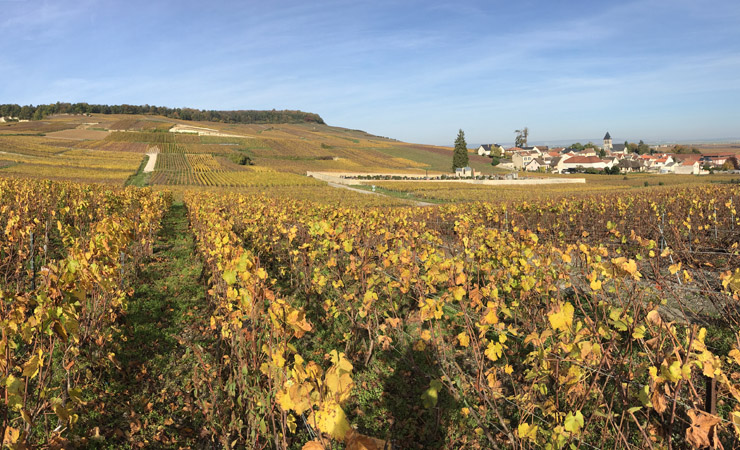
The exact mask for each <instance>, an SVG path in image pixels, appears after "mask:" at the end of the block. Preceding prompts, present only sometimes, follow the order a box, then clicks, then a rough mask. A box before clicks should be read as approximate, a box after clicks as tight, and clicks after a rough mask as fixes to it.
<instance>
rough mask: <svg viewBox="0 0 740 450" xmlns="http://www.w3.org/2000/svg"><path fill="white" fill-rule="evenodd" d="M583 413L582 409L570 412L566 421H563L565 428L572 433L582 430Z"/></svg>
mask: <svg viewBox="0 0 740 450" xmlns="http://www.w3.org/2000/svg"><path fill="white" fill-rule="evenodd" d="M583 423H584V422H583V414H581V411H580V410H578V411H576V412H575V414H573V413H568V415H567V416H565V422H563V426H564V428H565V431H569V432H570V433H572V434H578V433H580V431H581V428H583Z"/></svg>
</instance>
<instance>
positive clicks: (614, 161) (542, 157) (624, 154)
mask: <svg viewBox="0 0 740 450" xmlns="http://www.w3.org/2000/svg"><path fill="white" fill-rule="evenodd" d="M581 147H582V146H581ZM669 150H670V148H669V147H668V146H665V145H664V146H650V147H649V152H647V153H643V154H640V153H636V152H632V151H630V148H629V147H628V146H627V143H624V144H614V143H612V138H611V135H610V134H609V132H607V133H606V134H605V135H604V139H603V144H602V146H601V147H600V148H598V147H596V146H593V147H592V146H588V145H587V146H586V148H565V147H555V148H550V147H548V146H546V145H536V146H522V147H510V148H504V147H503V146H501V145H498V144H486V145H481V146H480V147H479V148H478V150H477V153H478V155H481V156H488V157H491V158H492V159H496V160H499V161H500V164H499V167H501V168H503V169H509V170H515V171H524V172H547V173H557V174H569V173H599V172H601V173H632V172H648V173H656V174H684V175H704V174H709V173H710V171H715V170H717V171H719V170H729V171H735V170H737V169H738V161H737V158H736V156H735V155H734V154H731V153H729V154H701V153H670V152H669ZM465 169H467V168H465ZM456 175H457V176H459V177H470V176H475V174H474V173H473V172H472V171H471V170H458V171H457V174H456Z"/></svg>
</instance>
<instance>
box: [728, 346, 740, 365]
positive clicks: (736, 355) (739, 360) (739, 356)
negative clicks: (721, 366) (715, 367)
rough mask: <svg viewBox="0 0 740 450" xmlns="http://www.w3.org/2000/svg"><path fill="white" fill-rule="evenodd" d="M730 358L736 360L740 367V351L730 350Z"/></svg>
mask: <svg viewBox="0 0 740 450" xmlns="http://www.w3.org/2000/svg"><path fill="white" fill-rule="evenodd" d="M728 356H730V357H731V358H733V359H734V360H735V364H738V365H740V350H738V349H736V348H733V349H732V350H730V353H728Z"/></svg>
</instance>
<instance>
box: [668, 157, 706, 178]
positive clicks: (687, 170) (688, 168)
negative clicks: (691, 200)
mask: <svg viewBox="0 0 740 450" xmlns="http://www.w3.org/2000/svg"><path fill="white" fill-rule="evenodd" d="M700 172H701V165H700V164H699V160H698V159H687V160H684V161H682V162H681V163H679V164H678V165H677V166H676V168H675V170H674V173H677V174H681V175H699V173H700Z"/></svg>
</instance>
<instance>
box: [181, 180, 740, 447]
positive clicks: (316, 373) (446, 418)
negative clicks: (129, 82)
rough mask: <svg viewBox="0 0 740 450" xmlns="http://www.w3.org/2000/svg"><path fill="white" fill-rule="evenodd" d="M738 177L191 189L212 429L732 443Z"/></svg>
mask: <svg viewBox="0 0 740 450" xmlns="http://www.w3.org/2000/svg"><path fill="white" fill-rule="evenodd" d="M738 194H740V191H739V190H738V189H737V188H718V187H711V188H710V187H703V188H694V189H684V190H672V191H664V192H661V193H655V194H654V195H653V196H652V198H649V199H648V198H644V196H629V195H615V196H611V197H593V198H584V199H578V200H576V199H562V200H552V201H550V202H543V203H541V204H533V205H526V204H525V205H522V206H519V207H513V206H510V205H509V206H507V205H494V204H485V203H483V204H480V203H479V204H472V205H469V206H459V205H455V206H447V207H440V208H424V209H405V208H402V209H367V210H361V211H358V210H353V209H343V208H336V207H330V206H320V205H317V204H312V203H308V202H300V201H294V202H285V201H281V202H276V201H271V200H270V199H267V198H250V197H243V196H238V195H232V196H212V195H208V194H195V193H193V194H189V195H188V196H187V197H186V202H187V204H188V206H189V209H190V214H191V223H192V224H193V231H194V232H195V234H196V237H197V241H198V242H199V246H200V249H201V255H202V257H203V258H204V261H205V263H206V266H207V267H208V268H209V270H210V273H211V283H212V285H211V286H212V287H211V290H210V291H209V293H210V295H209V300H210V302H211V308H212V310H213V315H212V319H211V328H212V329H213V330H214V338H216V339H219V340H220V342H221V343H220V345H218V346H216V347H215V348H213V349H211V350H210V355H209V357H210V359H209V360H210V361H214V362H220V363H218V364H215V365H213V366H210V367H208V368H207V369H206V370H205V371H204V373H203V374H202V378H201V383H203V385H202V389H204V390H205V391H206V392H207V396H206V397H207V400H203V403H202V407H203V408H204V411H205V412H206V415H207V420H211V421H212V425H211V430H212V431H213V432H214V434H215V435H216V436H218V437H219V438H220V439H221V442H222V443H223V444H224V445H227V443H228V442H230V441H231V440H233V439H237V441H239V442H245V445H246V446H247V447H248V448H257V447H262V446H276V447H294V446H296V445H297V446H299V447H300V446H301V445H303V444H306V443H307V442H308V441H312V440H314V441H318V442H316V444H317V445H318V446H316V448H319V446H321V448H324V447H326V448H328V447H329V446H330V444H331V442H332V441H334V442H343V441H344V442H345V443H346V444H347V446H348V448H349V447H352V446H353V445H356V442H357V440H358V439H361V440H363V442H366V441H368V440H369V441H370V442H374V444H373V445H375V447H367V448H383V446H382V445H381V442H382V441H386V442H393V443H394V445H400V446H402V447H406V446H414V445H413V444H411V443H418V447H419V448H429V447H445V448H460V447H471V448H519V447H522V448H529V447H549V448H562V447H567V446H574V447H578V448H683V447H695V448H699V447H702V446H706V445H713V446H715V447H719V446H721V445H722V444H724V445H725V448H730V447H731V446H735V445H737V435H738V433H739V432H740V404H739V403H740V385H738V378H739V377H740V367H739V366H740V340H739V339H740V335H738V334H737V330H738V325H739V324H738V319H739V318H740V313H738V311H739V310H738V301H740V298H739V297H738V296H739V295H740V269H737V267H738V266H740V251H739V250H738V236H739V235H740V233H738V230H739V229H740V228H738V227H740V219H739V218H738V216H737V212H736V209H735V208H736V205H737V201H738V200H739V199H740V197H739V196H738ZM266 320H267V321H266ZM266 325H267V326H266ZM204 352H206V353H208V351H207V350H204ZM244 404H249V405H254V406H253V407H251V408H249V409H247V410H246V411H245V410H244V409H243V408H242V407H241V406H240V405H244ZM354 427H357V429H359V431H360V433H364V434H366V435H367V436H363V435H360V434H358V433H357V432H356V431H355V428H354ZM368 436H372V438H370V437H368ZM304 448H313V447H310V444H306V446H305V447H304ZM352 448H361V447H352Z"/></svg>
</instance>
